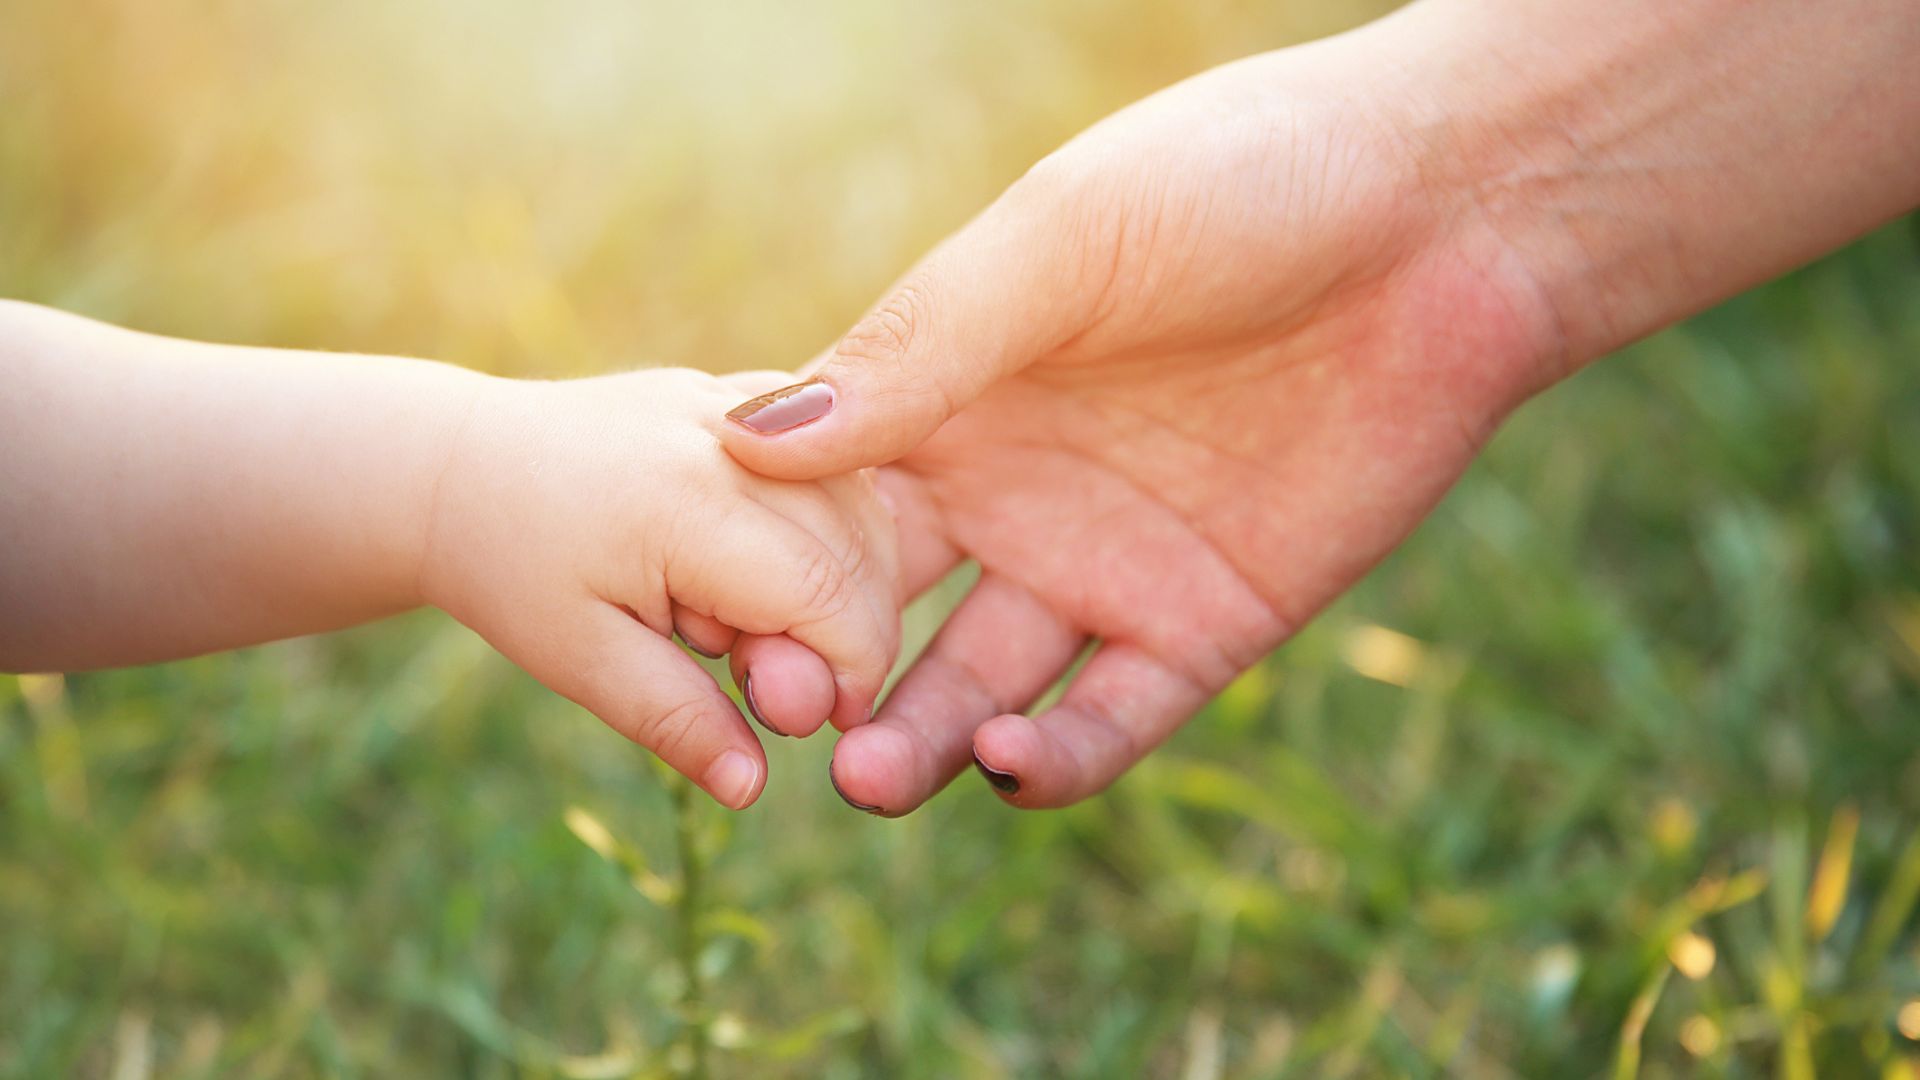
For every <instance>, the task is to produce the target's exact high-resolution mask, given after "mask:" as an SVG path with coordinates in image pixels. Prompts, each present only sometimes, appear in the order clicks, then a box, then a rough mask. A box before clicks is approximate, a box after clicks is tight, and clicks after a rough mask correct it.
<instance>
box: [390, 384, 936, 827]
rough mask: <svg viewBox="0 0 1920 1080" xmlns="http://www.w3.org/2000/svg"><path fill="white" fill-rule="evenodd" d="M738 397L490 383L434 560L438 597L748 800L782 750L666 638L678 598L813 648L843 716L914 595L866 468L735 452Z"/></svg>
mask: <svg viewBox="0 0 1920 1080" xmlns="http://www.w3.org/2000/svg"><path fill="white" fill-rule="evenodd" d="M738 396H739V392H738V389H737V387H736V386H734V385H731V384H729V383H727V382H724V381H722V380H720V379H717V378H714V377H712V376H708V375H704V374H701V373H698V372H693V371H684V370H661V371H646V372H636V373H631V374H625V375H615V376H609V377H605V378H598V379H586V380H579V381H573V382H564V383H532V382H512V381H505V380H488V381H487V383H486V385H484V386H483V387H481V388H480V390H479V391H478V393H477V394H476V397H475V400H474V403H473V406H472V408H471V412H470V413H469V415H468V416H467V418H466V420H465V422H464V424H463V426H462V428H461V431H460V433H459V435H458V436H456V437H455V438H454V440H453V443H452V448H451V450H450V452H449V456H448V460H447V462H446V465H445V467H444V469H443V470H442V471H441V474H440V479H439V483H438V486H437V490H436V491H435V493H434V496H433V507H432V509H431V512H430V517H429V524H428V526H427V537H426V543H425V546H424V551H425V555H424V557H423V560H422V565H421V571H420V591H421V595H422V596H423V598H424V599H425V600H426V601H427V602H429V603H432V604H434V605H436V606H438V607H440V608H443V609H444V610H446V611H447V612H449V613H450V614H452V615H453V616H454V617H455V618H458V619H459V620H460V621H462V622H464V623H466V624H467V625H468V626H470V627H472V628H473V629H474V630H476V631H478V632H479V633H480V634H481V635H482V636H483V637H485V638H486V639H487V641H488V642H490V643H491V644H492V645H493V646H494V647H495V648H497V649H499V650H500V651H501V652H502V653H504V654H505V655H506V656H507V657H508V658H509V659H512V660H513V661H514V662H515V663H517V664H519V665H520V666H521V667H523V668H525V669H526V670H527V671H528V672H529V673H530V674H532V675H533V676H534V677H535V678H537V679H539V680H540V681H541V682H543V683H546V684H547V685H548V686H549V687H551V688H552V689H554V690H555V691H557V692H559V693H560V694H562V695H564V696H566V697H568V698H571V699H572V700H573V701H575V702H578V703H579V704H580V705H582V706H584V707H585V708H587V709H588V710H589V711H591V712H593V713H594V714H595V715H597V716H599V717H600V718H601V719H602V720H604V721H606V723H607V724H608V725H609V726H611V727H612V728H613V729H614V730H616V731H618V732H620V733H621V734H623V735H625V736H627V737H628V738H630V739H632V740H634V741H635V742H638V743H640V744H642V745H644V746H646V747H648V748H650V749H652V750H653V751H654V752H655V753H657V754H659V755H660V757H661V758H662V759H663V760H665V761H666V762H667V763H668V764H669V765H671V766H673V767H674V768H675V769H677V770H679V771H680V772H681V773H683V774H685V775H686V776H687V777H688V778H689V779H691V780H693V781H694V782H695V783H696V784H699V785H700V786H701V787H702V788H704V789H706V791H707V792H708V793H709V794H711V795H712V796H713V797H714V798H715V799H717V800H719V801H720V802H721V803H724V804H725V805H727V806H731V807H734V808H736V809H737V808H740V807H744V806H746V805H748V804H749V803H751V802H753V800H754V799H755V798H756V797H757V796H758V795H759V793H760V790H761V787H762V786H763V784H764V782H765V778H766V760H765V757H764V755H763V754H762V752H761V749H760V744H759V742H758V740H756V739H755V738H754V736H753V733H752V732H751V730H750V729H749V728H748V727H747V726H746V724H745V722H744V720H743V719H742V718H741V716H740V713H739V711H738V710H737V709H735V708H734V706H733V703H732V702H731V701H730V700H728V698H727V696H726V695H725V694H724V693H723V692H722V691H721V690H720V688H719V687H718V686H717V685H715V684H714V682H713V680H712V679H711V678H709V677H708V675H707V673H706V672H705V671H704V670H703V669H702V668H701V667H700V666H699V665H698V664H697V663H695V662H694V660H693V659H692V658H691V657H689V656H687V655H686V654H685V653H684V652H682V651H681V649H680V648H679V646H677V645H675V644H674V643H673V642H672V641H671V640H670V638H671V636H672V634H673V632H674V616H675V613H676V610H677V611H679V612H680V613H681V615H682V618H683V620H684V619H685V618H686V617H687V616H688V615H691V616H694V617H698V618H701V619H702V621H703V622H705V623H707V624H709V625H710V624H718V625H721V626H724V627H729V628H732V629H734V630H737V631H739V632H741V633H744V634H755V635H775V634H785V635H786V636H788V637H790V638H792V639H793V640H794V641H796V642H798V643H800V644H801V645H804V646H806V647H807V648H809V649H811V650H813V651H814V652H815V653H817V654H818V655H819V656H820V658H821V659H822V660H824V661H825V663H826V665H827V667H828V668H829V669H830V670H831V671H832V673H833V690H834V706H833V716H832V718H833V720H834V722H835V723H836V725H839V726H842V727H845V726H849V725H851V724H855V723H859V722H860V721H862V720H864V719H865V717H866V716H867V715H868V713H869V712H870V711H871V709H872V706H873V703H874V700H875V698H876V697H877V696H878V694H879V692H880V688H881V684H882V682H883V681H884V679H885V678H886V675H887V671H888V669H889V668H890V667H891V666H892V664H893V660H894V658H895V655H896V654H897V652H898V650H899V645H900V633H899V608H900V602H901V596H900V586H899V583H898V577H899V574H898V554H897V551H896V546H895V536H894V529H893V523H892V520H891V518H890V517H889V515H888V514H887V512H886V510H885V508H884V507H882V506H881V505H880V503H879V502H878V500H876V499H875V498H874V495H873V490H872V487H871V484H870V481H869V480H868V478H867V477H866V476H865V475H863V474H854V475H848V476H840V477H834V478H831V479H828V480H824V481H821V482H818V483H792V482H786V481H778V480H768V479H765V478H763V477H759V476H756V475H754V474H752V473H750V472H748V471H746V470H745V469H743V468H741V467H740V466H738V465H736V464H735V463H734V462H733V460H732V459H731V458H730V457H728V456H727V454H726V452H725V451H724V450H722V449H721V447H720V444H719V442H718V440H717V439H716V438H715V434H714V432H715V428H716V426H717V425H718V424H719V423H721V422H722V421H721V417H722V416H723V414H724V413H725V412H726V410H727V408H728V407H729V406H730V405H731V404H732V403H733V402H734V401H736V400H737V398H738Z"/></svg>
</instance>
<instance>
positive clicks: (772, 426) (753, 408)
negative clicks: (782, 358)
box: [727, 379, 833, 435]
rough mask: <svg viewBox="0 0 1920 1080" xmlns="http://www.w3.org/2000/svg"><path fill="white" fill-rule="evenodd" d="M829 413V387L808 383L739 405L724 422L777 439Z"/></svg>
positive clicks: (830, 395) (816, 380)
mask: <svg viewBox="0 0 1920 1080" xmlns="http://www.w3.org/2000/svg"><path fill="white" fill-rule="evenodd" d="M832 411H833V387H831V386H828V385H827V384H826V383H823V382H821V381H820V380H818V379H808V380H807V381H806V382H803V383H795V384H794V385H792V386H783V387H781V388H780V389H778V390H775V391H774V392H773V393H771V394H761V395H760V396H759V397H757V398H754V399H752V400H750V401H744V402H741V403H740V404H739V405H738V406H736V407H735V408H734V409H733V410H732V411H731V412H729V413H727V419H729V420H732V421H734V422H735V423H737V424H740V425H741V426H743V427H745V428H746V429H747V430H749V431H755V432H758V433H760V434H762V435H777V434H779V433H780V432H783V431H792V430H793V429H794V428H797V427H802V426H804V425H807V424H811V423H813V422H814V421H815V420H818V419H820V418H821V417H823V416H825V415H827V414H828V413H830V412H832Z"/></svg>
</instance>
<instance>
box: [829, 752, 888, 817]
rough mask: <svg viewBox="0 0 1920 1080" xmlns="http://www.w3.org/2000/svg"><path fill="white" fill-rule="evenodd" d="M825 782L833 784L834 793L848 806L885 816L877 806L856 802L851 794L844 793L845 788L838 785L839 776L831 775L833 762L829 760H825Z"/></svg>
mask: <svg viewBox="0 0 1920 1080" xmlns="http://www.w3.org/2000/svg"><path fill="white" fill-rule="evenodd" d="M827 783H829V784H832V785H833V793H834V794H835V795H838V796H840V801H841V802H843V803H846V804H847V805H848V806H851V807H853V808H854V809H855V810H860V811H863V812H865V813H869V814H873V815H875V816H878V817H885V816H886V815H885V814H882V813H881V812H880V808H879V807H877V806H872V805H869V804H867V803H863V802H856V801H855V800H854V799H853V798H852V797H851V796H849V795H848V794H847V793H846V790H845V789H843V788H842V787H841V786H840V778H839V777H837V776H835V775H833V762H831V761H829V762H827Z"/></svg>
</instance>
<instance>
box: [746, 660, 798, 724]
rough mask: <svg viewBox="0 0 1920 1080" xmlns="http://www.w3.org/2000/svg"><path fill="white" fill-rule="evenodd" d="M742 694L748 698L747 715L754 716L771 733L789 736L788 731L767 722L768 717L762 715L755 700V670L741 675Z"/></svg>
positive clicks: (756, 721)
mask: <svg viewBox="0 0 1920 1080" xmlns="http://www.w3.org/2000/svg"><path fill="white" fill-rule="evenodd" d="M740 696H741V697H742V698H745V699H746V702H747V715H748V716H751V717H753V722H754V723H756V724H759V725H760V726H761V727H763V728H766V729H767V731H768V732H769V733H771V734H774V735H778V736H780V737H781V738H783V739H785V738H788V735H787V733H786V732H784V731H781V730H780V729H779V728H777V727H774V726H773V725H772V724H769V723H767V718H766V717H764V716H761V715H760V704H759V702H756V701H754V700H753V672H751V671H749V672H747V673H746V674H745V675H742V676H740Z"/></svg>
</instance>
